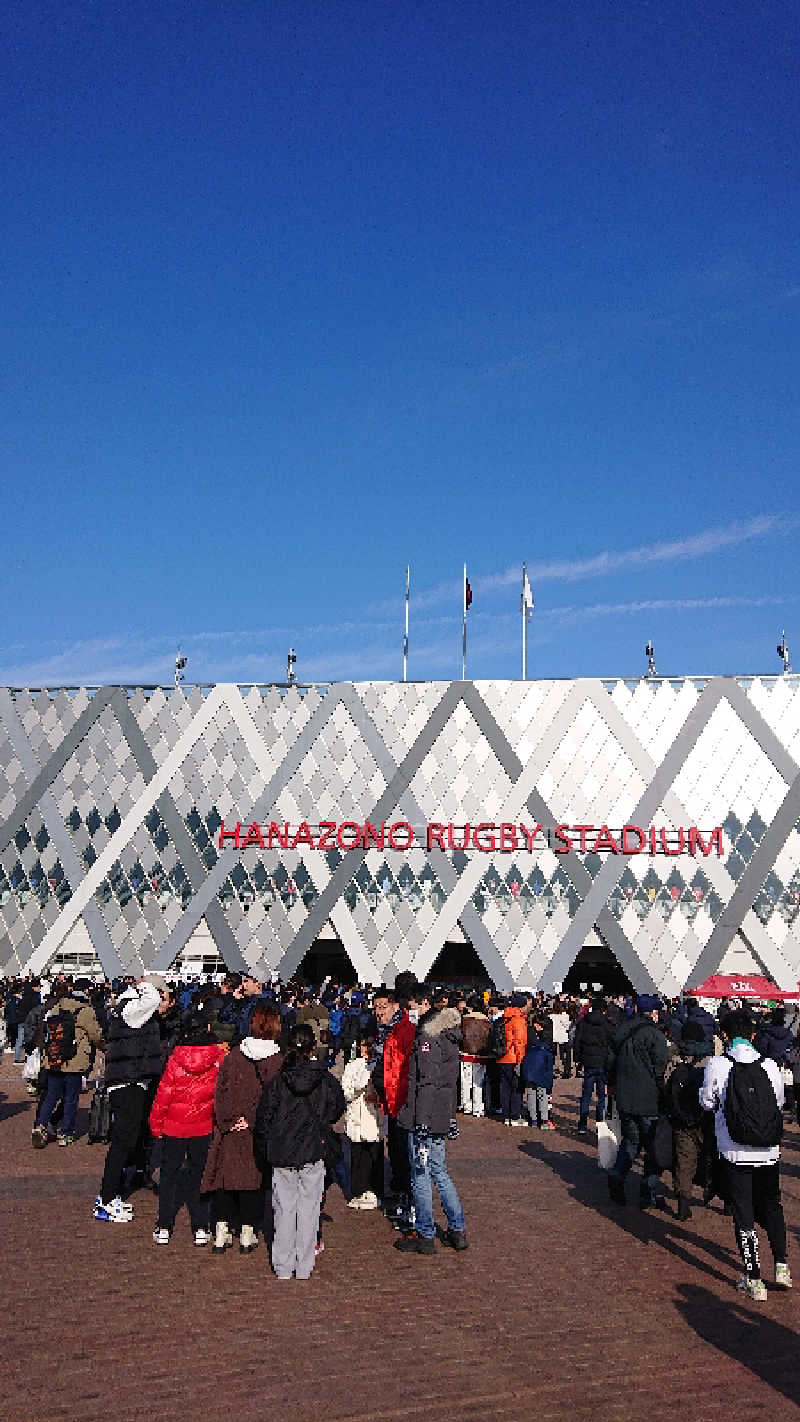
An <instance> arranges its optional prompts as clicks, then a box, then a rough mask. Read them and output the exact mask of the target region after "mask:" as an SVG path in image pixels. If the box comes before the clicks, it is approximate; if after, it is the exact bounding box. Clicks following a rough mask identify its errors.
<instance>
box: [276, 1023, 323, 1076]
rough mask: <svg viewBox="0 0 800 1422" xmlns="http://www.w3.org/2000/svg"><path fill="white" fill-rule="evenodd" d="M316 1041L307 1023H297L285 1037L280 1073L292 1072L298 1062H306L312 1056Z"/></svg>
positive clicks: (312, 1030)
mask: <svg viewBox="0 0 800 1422" xmlns="http://www.w3.org/2000/svg"><path fill="white" fill-rule="evenodd" d="M316 1045H317V1039H316V1037H315V1036H314V1028H313V1027H310V1026H309V1024H308V1023H307V1022H298V1023H297V1025H296V1026H295V1027H292V1029H291V1031H290V1032H289V1033H288V1034H287V1037H286V1049H287V1050H286V1057H285V1059H284V1063H283V1066H282V1067H281V1070H282V1071H293V1070H294V1068H295V1067H296V1066H297V1065H298V1064H299V1063H300V1062H307V1061H309V1060H310V1058H311V1057H312V1056H313V1054H314V1049H315V1047H316Z"/></svg>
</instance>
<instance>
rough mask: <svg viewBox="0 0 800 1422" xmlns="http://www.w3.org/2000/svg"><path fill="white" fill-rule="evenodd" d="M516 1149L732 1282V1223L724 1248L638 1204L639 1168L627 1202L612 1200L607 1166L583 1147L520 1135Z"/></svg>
mask: <svg viewBox="0 0 800 1422" xmlns="http://www.w3.org/2000/svg"><path fill="white" fill-rule="evenodd" d="M519 1149H520V1151H521V1152H522V1154H523V1155H527V1156H529V1157H530V1159H531V1160H535V1161H537V1162H540V1163H541V1164H544V1165H547V1166H549V1167H550V1169H551V1170H553V1171H554V1172H555V1174H557V1175H559V1176H560V1177H561V1179H562V1180H563V1181H564V1182H565V1184H566V1185H567V1186H568V1188H569V1190H570V1193H571V1194H572V1195H573V1196H574V1197H575V1198H576V1199H577V1200H579V1201H580V1203H581V1204H582V1205H584V1206H586V1207H587V1208H589V1209H595V1210H597V1211H598V1213H599V1214H602V1215H603V1216H604V1217H606V1218H607V1219H610V1220H612V1221H613V1222H614V1223H615V1224H617V1225H618V1226H619V1228H620V1229H622V1230H624V1231H625V1233H626V1234H629V1235H630V1236H631V1237H632V1238H633V1239H637V1240H639V1241H640V1242H641V1243H643V1244H657V1245H660V1247H661V1248H662V1249H665V1250H667V1251H668V1253H670V1254H674V1255H677V1256H678V1258H680V1259H682V1260H683V1261H684V1263H686V1264H688V1265H689V1266H690V1267H691V1268H693V1269H701V1270H702V1271H703V1273H706V1274H712V1275H713V1276H714V1277H715V1278H716V1279H718V1280H719V1281H720V1282H721V1283H723V1284H725V1285H726V1286H728V1287H730V1286H731V1284H732V1282H733V1281H732V1274H731V1271H732V1270H735V1267H736V1263H737V1260H736V1256H735V1247H734V1241H733V1230H732V1228H731V1244H730V1249H727V1248H725V1246H723V1245H720V1244H718V1243H717V1242H716V1241H715V1240H713V1239H707V1238H706V1237H705V1236H704V1235H703V1234H702V1233H700V1232H696V1231H695V1230H693V1229H692V1228H691V1226H690V1227H689V1228H686V1227H685V1226H684V1225H682V1224H679V1223H678V1221H677V1219H676V1218H675V1216H674V1215H673V1214H672V1212H671V1211H670V1213H666V1212H665V1211H662V1210H652V1209H651V1210H640V1209H639V1208H638V1205H637V1204H636V1199H635V1194H634V1188H635V1189H636V1190H638V1179H639V1176H638V1171H637V1172H636V1174H635V1176H634V1180H635V1181H636V1182H637V1183H636V1185H635V1186H634V1180H629V1183H628V1190H629V1192H630V1195H629V1198H630V1200H631V1203H629V1204H627V1205H624V1206H623V1205H615V1204H614V1203H613V1202H612V1201H611V1200H610V1199H609V1196H608V1186H607V1183H606V1182H607V1175H606V1172H605V1171H604V1170H600V1169H598V1167H597V1165H596V1163H595V1162H594V1160H593V1159H592V1160H591V1161H590V1160H589V1159H587V1156H586V1155H584V1154H583V1153H582V1152H579V1151H555V1150H548V1149H547V1147H546V1146H544V1145H543V1144H540V1143H539V1142H538V1141H523V1142H521V1144H520V1147H519ZM632 1174H633V1172H632ZM693 1208H694V1213H695V1216H700V1217H702V1214H703V1213H704V1207H703V1206H702V1205H701V1204H699V1202H698V1201H697V1200H695V1202H694V1205H693ZM688 1245H691V1246H693V1248H694V1249H695V1250H702V1251H704V1252H705V1253H706V1254H707V1255H709V1256H710V1259H711V1261H712V1262H708V1261H706V1260H703V1259H698V1257H697V1255H696V1254H694V1253H693V1252H692V1250H691V1249H689V1248H687V1247H686V1246H688ZM717 1264H720V1265H722V1266H723V1267H724V1268H725V1269H726V1271H727V1272H725V1273H723V1272H722V1270H721V1269H719V1268H716V1267H715V1265H717Z"/></svg>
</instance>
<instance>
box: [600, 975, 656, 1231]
mask: <svg viewBox="0 0 800 1422" xmlns="http://www.w3.org/2000/svg"><path fill="white" fill-rule="evenodd" d="M660 1011H661V1002H660V1001H659V999H658V998H657V997H654V996H652V995H651V994H650V993H643V994H641V995H640V996H639V997H638V998H637V1002H636V1016H635V1017H627V1018H626V1019H625V1021H624V1022H622V1023H621V1024H620V1026H619V1027H618V1028H617V1029H616V1031H615V1033H614V1035H613V1037H612V1039H611V1045H610V1047H609V1053H608V1064H607V1065H608V1080H609V1082H610V1083H611V1085H613V1086H614V1088H615V1091H616V1098H617V1107H618V1109H619V1115H620V1127H621V1135H622V1139H621V1141H620V1146H619V1150H618V1152H617V1158H616V1160H615V1162H614V1165H613V1166H612V1168H611V1170H610V1171H609V1173H608V1193H609V1195H610V1196H611V1199H612V1200H613V1201H614V1203H615V1204H617V1205H624V1204H625V1202H626V1201H625V1180H626V1178H627V1176H628V1174H629V1172H630V1170H631V1167H632V1165H633V1162H634V1161H635V1159H636V1157H637V1155H638V1154H639V1151H640V1150H641V1151H643V1152H644V1162H643V1167H642V1178H641V1181H640V1184H639V1208H640V1209H643V1210H646V1209H647V1208H648V1207H649V1206H650V1205H655V1206H657V1208H659V1209H665V1208H666V1200H665V1198H664V1186H663V1184H662V1181H661V1172H660V1171H659V1168H658V1165H657V1163H656V1159H655V1152H654V1144H655V1130H656V1123H657V1121H658V1115H659V1109H660V1104H661V1087H662V1083H663V1080H664V1072H665V1070H666V1066H667V1060H668V1057H669V1046H668V1044H667V1039H666V1037H665V1036H664V1033H663V1032H662V1031H661V1030H660V1028H659V1026H658V1016H659V1012H660Z"/></svg>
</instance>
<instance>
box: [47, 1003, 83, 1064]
mask: <svg viewBox="0 0 800 1422" xmlns="http://www.w3.org/2000/svg"><path fill="white" fill-rule="evenodd" d="M44 1054H45V1056H46V1057H47V1065H48V1068H49V1070H50V1071H63V1070H64V1068H65V1066H66V1065H67V1063H68V1062H70V1061H72V1058H73V1057H74V1055H75V1013H74V1012H68V1011H67V1009H66V1008H62V1009H61V1011H60V1012H51V1013H50V1014H49V1015H48V1016H47V1017H45V1019H44Z"/></svg>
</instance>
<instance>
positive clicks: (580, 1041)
mask: <svg viewBox="0 0 800 1422" xmlns="http://www.w3.org/2000/svg"><path fill="white" fill-rule="evenodd" d="M613 1035H614V1028H613V1027H612V1025H611V1023H610V1022H609V1020H608V1018H607V1017H606V1015H605V1013H604V1012H600V1011H599V1010H598V1009H597V1008H596V1007H593V1008H592V1009H591V1010H590V1011H589V1012H587V1014H586V1016H585V1017H582V1018H581V1020H580V1022H579V1023H578V1026H577V1028H576V1031H575V1043H574V1050H575V1060H576V1062H577V1063H578V1065H579V1066H582V1067H583V1068H584V1071H605V1066H606V1057H607V1056H608V1047H609V1043H610V1042H611V1038H612V1037H613Z"/></svg>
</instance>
